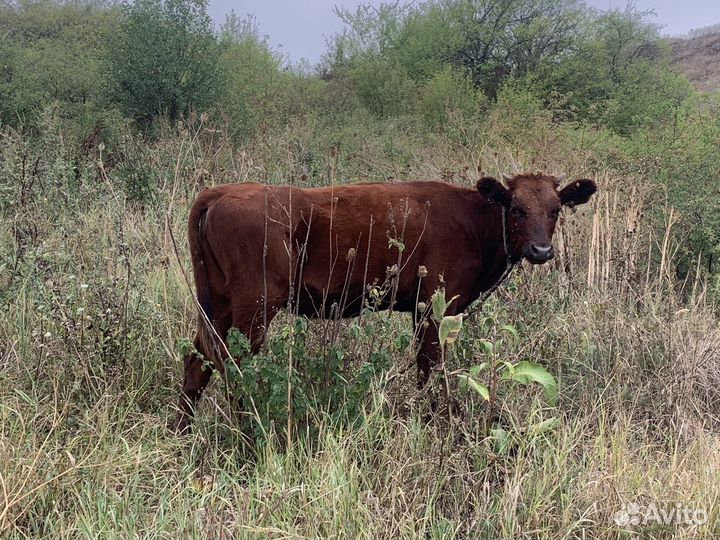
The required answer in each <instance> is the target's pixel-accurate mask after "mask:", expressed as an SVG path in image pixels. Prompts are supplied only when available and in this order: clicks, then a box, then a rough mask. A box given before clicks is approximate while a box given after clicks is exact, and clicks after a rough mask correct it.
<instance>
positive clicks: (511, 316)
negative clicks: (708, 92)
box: [0, 118, 720, 538]
mask: <svg viewBox="0 0 720 540" xmlns="http://www.w3.org/2000/svg"><path fill="white" fill-rule="evenodd" d="M393 122H394V121H393ZM488 122H489V124H487V125H486V126H485V127H486V128H487V127H488V126H490V127H492V126H493V125H494V126H495V129H494V130H493V129H487V130H486V132H485V134H484V135H483V136H482V137H471V138H472V139H473V140H477V141H478V143H477V145H475V146H473V147H467V146H465V147H463V146H461V145H457V144H454V143H452V142H450V140H449V139H447V138H444V137H442V136H437V137H424V138H423V137H420V136H419V135H413V133H415V132H414V131H413V130H412V129H406V128H404V127H403V126H402V125H401V123H400V124H398V123H396V122H395V123H392V124H388V125H384V126H379V127H377V128H374V129H376V130H377V131H376V132H375V133H371V132H370V130H371V128H366V127H363V126H361V125H359V126H356V127H355V128H354V132H355V134H354V135H352V136H348V137H349V142H346V144H345V147H348V146H351V147H352V148H353V150H352V151H346V150H344V148H343V149H341V151H339V152H338V151H336V150H334V149H332V148H330V147H331V145H330V144H328V142H327V141H325V140H323V139H322V138H321V137H320V136H318V135H317V133H318V131H317V130H315V129H314V128H313V126H306V125H296V126H293V125H290V126H288V128H287V130H286V132H285V133H283V134H280V135H277V134H276V135H275V136H273V138H266V139H263V138H262V137H260V138H258V139H256V140H254V141H253V142H252V143H251V144H247V145H240V146H238V145H235V144H231V143H230V141H229V140H228V139H226V138H225V137H224V136H223V133H222V132H221V131H218V130H217V129H215V127H212V129H211V126H207V125H205V124H204V123H203V122H201V121H200V120H198V122H197V123H196V124H194V125H191V126H190V127H188V126H180V129H170V128H168V129H167V130H166V131H167V132H166V133H165V134H164V135H163V136H162V137H161V138H159V139H157V140H155V141H154V142H153V141H150V140H144V139H140V138H138V137H137V136H134V135H132V134H130V132H128V133H127V134H126V135H125V136H123V137H122V138H120V140H122V141H124V142H123V146H122V147H121V148H119V149H116V150H115V154H114V156H115V157H114V158H113V157H112V156H110V157H108V156H106V155H104V154H103V149H102V148H99V149H95V150H93V151H91V152H89V153H88V154H87V155H85V156H81V157H78V156H77V155H76V153H75V152H76V150H75V148H74V147H72V146H71V145H68V144H67V143H66V140H65V138H64V135H63V132H62V130H61V129H59V128H58V127H57V126H56V125H55V124H53V123H52V118H50V119H49V120H48V124H47V125H46V126H44V128H43V129H44V131H43V133H42V136H41V137H37V138H34V139H27V138H24V137H23V136H21V135H20V134H18V133H16V132H14V131H12V130H9V129H6V130H5V131H4V132H3V134H2V138H3V139H2V152H3V159H2V161H1V165H2V168H3V169H2V172H1V174H2V175H3V177H4V178H12V179H14V180H13V181H12V182H8V183H3V184H2V185H3V186H4V187H3V189H4V190H5V191H3V192H1V193H0V208H2V210H3V216H4V220H3V224H2V228H1V229H0V302H1V303H0V307H1V308H2V309H0V536H1V537H3V538H31V537H56V538H78V537H139V536H142V537H162V538H177V537H192V538H266V537H272V538H285V537H308V538H314V537H364V538H390V537H424V538H455V537H526V538H537V537H543V538H544V537H548V538H549V537H552V538H558V537H563V538H565V537H582V538H584V537H599V538H617V537H627V538H631V537H637V536H639V537H643V538H703V537H705V538H707V537H717V536H720V512H719V511H718V508H720V506H719V504H718V503H719V499H720V483H718V481H717V480H718V474H719V473H720V437H719V435H718V433H719V432H718V430H719V429H720V417H719V416H718V410H720V409H719V408H718V407H719V405H720V390H718V389H719V388H720V325H719V324H718V323H719V321H718V318H717V315H716V314H717V307H716V306H714V305H713V304H712V300H711V297H710V296H709V294H708V285H707V284H706V283H705V281H704V278H703V276H702V273H701V272H699V270H698V272H691V273H690V274H689V277H688V278H687V279H686V280H684V281H678V280H677V278H676V277H675V273H674V272H673V271H672V268H673V266H672V261H673V257H674V253H675V250H676V249H677V244H678V242H679V241H681V239H678V238H676V237H675V236H674V235H673V227H674V226H675V223H676V221H675V220H676V218H677V216H676V215H675V214H674V213H673V211H672V210H671V209H670V208H663V207H662V205H659V206H658V203H657V200H658V199H657V198H656V197H654V196H653V194H652V193H648V192H647V189H646V188H644V186H647V183H645V182H644V181H643V178H642V177H639V176H638V177H635V176H633V175H630V174H623V173H622V172H620V171H618V170H617V169H615V168H614V167H613V166H612V164H611V163H610V162H611V160H610V158H609V157H608V155H609V154H608V153H604V150H603V144H604V142H603V140H602V137H601V136H600V135H598V136H597V137H596V138H593V137H592V136H591V134H587V135H584V136H583V137H582V138H581V137H578V136H577V135H578V134H577V133H573V132H572V131H570V130H568V129H565V128H560V127H555V126H554V124H552V123H551V122H540V123H538V124H537V125H535V126H532V129H531V130H528V131H527V132H525V133H526V134H525V139H524V140H523V141H522V142H520V141H517V140H511V139H509V138H508V136H507V133H510V132H512V131H513V130H515V129H516V126H513V125H512V124H508V123H506V122H505V121H502V122H500V121H498V122H497V123H496V124H492V122H493V120H492V118H491V119H490V120H489V121H488ZM363 129H366V130H368V133H364V134H363V132H362V130H363ZM118 155H119V156H122V159H121V160H118V158H117V156H118ZM113 160H115V161H114V162H113ZM535 168H541V169H543V170H546V171H548V172H557V173H561V172H567V173H568V175H569V177H570V178H573V177H588V176H589V177H593V178H596V179H597V181H598V184H599V187H600V191H599V193H598V195H597V196H596V197H595V198H594V200H593V202H592V204H591V205H588V208H586V209H583V210H579V211H578V212H576V213H572V212H568V213H567V214H566V215H565V216H564V218H563V222H562V225H561V226H560V230H559V231H558V233H557V236H556V240H555V242H556V248H557V249H558V252H559V254H558V257H557V259H556V260H555V261H554V262H553V263H552V264H549V265H547V266H545V267H542V268H530V267H523V268H521V269H520V270H519V271H517V272H516V273H515V274H514V275H513V277H512V279H511V280H510V282H508V283H507V284H505V285H504V286H503V287H502V288H501V289H500V290H499V291H498V292H497V293H496V294H495V295H494V296H493V297H492V298H491V299H490V300H489V301H488V302H487V303H486V305H485V306H484V308H483V311H482V313H481V314H480V315H478V316H477V317H476V318H475V319H471V320H469V321H468V322H466V324H465V327H464V328H463V331H462V334H461V338H460V341H459V343H458V344H457V345H456V347H455V350H454V358H453V360H452V362H451V364H453V366H454V367H458V366H460V365H467V364H469V363H479V361H480V360H482V359H483V358H484V356H483V355H482V354H481V353H480V352H479V350H480V349H479V347H478V342H479V340H480V339H497V338H498V335H499V328H500V327H501V326H502V325H503V324H512V325H514V327H515V328H516V329H517V332H518V334H519V339H518V340H509V339H506V340H505V342H504V343H503V348H502V349H501V350H500V353H498V355H499V356H498V359H505V360H509V361H518V360H523V359H530V360H534V361H537V362H540V363H542V364H543V365H545V366H546V367H547V369H548V370H549V371H550V372H551V373H553V374H554V375H555V377H556V379H557V381H558V384H559V402H558V404H557V406H555V407H550V406H549V405H548V404H547V403H546V401H545V400H544V399H543V396H542V392H541V391H540V390H539V389H536V388H533V387H512V386H510V387H507V388H504V389H503V390H502V391H501V394H500V399H499V402H498V406H497V410H495V411H492V412H491V413H490V412H489V411H488V410H487V408H486V406H485V405H484V402H483V401H482V400H481V399H479V398H478V397H477V396H474V395H471V394H468V393H466V392H463V391H461V390H460V389H459V388H458V387H457V380H455V379H453V380H452V381H451V383H452V390H451V391H452V393H453V396H454V398H455V399H456V401H457V405H458V411H459V414H456V415H454V417H453V419H452V420H450V419H448V416H447V415H446V414H442V413H438V414H435V415H430V414H428V412H429V401H430V400H429V399H428V396H429V395H430V394H433V393H435V394H436V395H438V396H440V398H442V394H441V392H440V389H441V387H442V386H441V384H440V381H439V380H438V379H439V377H438V378H436V379H435V380H434V381H433V383H432V388H431V390H430V391H428V392H423V393H418V392H417V391H415V390H414V370H413V369H408V365H410V363H411V360H412V354H413V352H412V350H411V346H410V348H407V347H404V346H396V345H394V344H395V343H397V342H398V341H399V340H400V338H401V337H402V336H403V335H406V334H407V332H408V329H409V327H410V322H409V320H408V319H407V318H406V317H405V316H402V315H398V314H392V315H388V314H376V315H373V316H371V317H367V318H365V319H363V321H362V322H361V323H360V328H361V330H365V331H364V332H361V333H360V334H357V333H354V328H356V326H357V324H358V323H357V321H355V322H353V321H343V322H342V323H340V324H339V334H338V335H339V338H338V340H339V343H340V345H341V349H342V350H343V351H344V354H345V357H346V358H347V359H348V361H349V364H350V366H351V368H350V369H349V374H350V375H349V376H351V375H352V373H353V372H354V371H353V370H356V369H359V366H360V365H361V364H362V362H363V361H364V359H366V358H368V356H369V354H370V353H371V352H372V351H373V350H374V349H376V348H378V347H381V345H379V344H386V343H388V344H393V345H392V346H387V347H386V350H387V351H389V352H391V353H392V354H391V367H390V368H389V369H387V370H385V371H384V372H383V373H382V374H380V375H378V376H377V377H375V378H374V380H373V383H372V391H371V392H370V393H369V394H368V395H367V396H365V397H364V398H363V399H361V402H360V403H361V407H360V409H361V411H360V413H359V416H358V417H357V418H354V419H350V420H348V419H347V418H345V419H344V418H342V416H338V415H337V414H335V413H336V411H334V410H330V409H323V408H317V409H311V410H308V411H307V414H306V418H305V421H303V422H299V423H298V424H297V426H296V430H295V432H294V433H293V435H292V436H291V438H290V440H287V437H286V436H285V435H286V433H285V432H284V431H283V429H284V425H275V426H272V425H270V426H264V429H265V430H266V433H265V434H264V435H257V436H255V437H251V438H248V437H247V430H246V429H241V426H240V424H239V423H238V422H237V421H236V419H235V416H236V412H235V411H233V410H232V407H230V405H229V404H228V402H227V400H226V399H225V395H224V392H223V389H222V384H221V381H219V380H215V381H214V382H213V383H212V385H211V388H210V389H209V391H208V392H207V393H206V395H205V397H204V399H203V401H202V405H201V407H200V410H199V412H198V417H197V421H196V424H195V430H194V432H193V434H192V435H190V436H188V437H184V438H179V437H177V436H175V435H174V434H173V433H172V432H171V431H169V430H168V429H167V425H168V423H169V422H170V421H171V420H172V418H173V417H174V414H175V410H174V409H175V403H176V399H177V393H178V391H179V384H180V380H181V371H182V369H181V368H182V366H181V362H180V349H181V344H182V343H183V342H184V341H186V340H187V339H191V338H192V335H193V332H194V329H195V320H196V313H195V307H194V302H193V298H192V291H191V289H190V288H189V286H188V284H187V282H186V278H185V275H186V273H187V272H189V270H190V262H189V256H188V253H187V249H186V239H185V233H184V228H185V217H186V215H187V211H188V208H189V206H190V204H191V202H192V199H193V197H194V195H195V194H196V193H197V192H198V191H199V190H200V189H201V188H202V187H203V186H206V185H212V184H215V183H224V182H237V181H246V180H258V181H263V182H287V181H294V182H296V183H297V184H298V185H313V184H328V183H333V182H335V183H337V182H355V181H361V180H378V179H387V178H391V177H392V178H396V179H400V180H403V179H410V178H436V179H440V178H442V179H444V180H446V181H450V182H457V183H463V184H467V185H471V184H472V183H474V181H475V179H476V178H477V177H478V176H477V175H478V174H479V170H480V169H482V170H483V171H485V172H489V173H492V174H499V172H500V171H501V170H505V171H508V170H509V171H513V170H526V169H535ZM651 205H654V206H653V207H652V208H650V206H651ZM651 210H652V211H653V212H655V214H657V215H659V216H660V223H661V224H662V223H664V227H661V228H660V229H658V228H651V227H650V226H649V225H648V222H647V219H649V218H646V217H645V216H646V214H647V215H649V214H650V211H651ZM171 231H172V235H171V234H170V232H171ZM658 231H659V232H658ZM173 238H175V239H176V241H177V244H178V252H177V253H176V252H175V249H174V247H173ZM458 256H461V254H458ZM286 323H287V321H286V320H280V321H278V322H277V323H274V324H273V327H272V329H271V334H275V335H278V334H279V333H280V332H281V331H282V328H283V324H286ZM327 324H331V323H322V322H317V321H314V322H311V324H310V327H309V330H308V334H307V335H308V338H307V339H308V344H307V358H308V361H310V360H309V359H315V360H314V361H322V360H323V356H322V355H323V351H325V350H326V349H325V346H326V343H324V342H323V339H324V336H326V335H327V334H328V333H327V332H326V331H324V330H325V329H326V325H327ZM332 324H334V323H332ZM353 325H356V326H353ZM358 336H360V337H358ZM400 341H401V340H400ZM383 347H385V345H383ZM296 369H298V370H302V366H301V365H298V366H296ZM308 392H310V389H308ZM245 416H246V418H245V424H246V425H247V424H248V423H249V424H250V425H251V426H252V425H255V427H256V428H257V424H256V423H255V424H253V422H254V420H253V415H251V414H249V413H246V415H245ZM542 421H547V422H548V424H547V425H551V426H552V427H551V429H545V430H540V429H533V428H532V426H537V425H538V423H539V422H542ZM489 423H490V424H492V425H494V426H501V427H502V428H503V429H504V430H505V431H506V432H507V433H508V434H509V435H508V439H507V441H506V442H507V444H505V445H499V444H498V439H497V438H493V437H492V436H491V435H490V433H489V432H488V430H487V427H488V425H489ZM632 504H637V505H640V507H641V512H640V513H634V510H635V507H633V506H628V505H632ZM652 508H655V509H656V511H657V512H658V514H659V512H660V511H662V512H665V513H668V512H670V511H674V513H673V514H672V515H666V516H665V518H662V519H661V517H662V516H661V517H659V518H657V519H655V518H654V517H653V514H649V513H648V512H647V509H652ZM686 509H689V510H690V515H689V516H688V515H685V514H687V513H686V512H685V510H686ZM624 510H625V511H629V512H625V513H623V511H624ZM658 514H655V516H656V517H657V515H658ZM679 514H683V517H682V518H680V517H678V516H679ZM648 516H650V517H649V518H648ZM632 517H636V518H638V520H639V521H638V522H633V521H630V518H632Z"/></svg>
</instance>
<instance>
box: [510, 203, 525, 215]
mask: <svg viewBox="0 0 720 540" xmlns="http://www.w3.org/2000/svg"><path fill="white" fill-rule="evenodd" d="M510 215H511V216H513V217H525V216H526V215H527V214H526V213H525V210H523V209H522V208H520V207H519V206H511V207H510Z"/></svg>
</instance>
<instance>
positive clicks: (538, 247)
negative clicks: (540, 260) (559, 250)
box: [530, 244, 552, 257]
mask: <svg viewBox="0 0 720 540" xmlns="http://www.w3.org/2000/svg"><path fill="white" fill-rule="evenodd" d="M530 248H531V249H532V252H533V254H534V255H539V256H541V257H545V256H547V255H548V254H549V253H550V251H551V250H552V246H551V245H549V244H533V245H532V246H530Z"/></svg>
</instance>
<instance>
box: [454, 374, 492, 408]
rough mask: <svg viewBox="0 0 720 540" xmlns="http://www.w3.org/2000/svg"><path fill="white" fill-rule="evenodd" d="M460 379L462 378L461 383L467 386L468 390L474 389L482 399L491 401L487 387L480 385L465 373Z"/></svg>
mask: <svg viewBox="0 0 720 540" xmlns="http://www.w3.org/2000/svg"><path fill="white" fill-rule="evenodd" d="M458 377H460V381H461V382H462V383H464V384H466V385H467V387H468V388H472V389H473V390H474V391H475V392H477V393H478V394H480V397H482V398H483V399H484V400H485V401H490V391H489V390H488V387H487V386H485V385H484V384H480V383H479V382H477V381H476V380H475V379H473V378H472V377H470V376H469V375H465V374H464V373H461V374H460V375H458Z"/></svg>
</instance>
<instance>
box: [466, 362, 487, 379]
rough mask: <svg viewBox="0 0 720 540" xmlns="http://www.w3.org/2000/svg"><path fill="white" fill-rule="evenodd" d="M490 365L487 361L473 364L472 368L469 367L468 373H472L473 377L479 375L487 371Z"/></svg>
mask: <svg viewBox="0 0 720 540" xmlns="http://www.w3.org/2000/svg"><path fill="white" fill-rule="evenodd" d="M489 366H490V364H488V363H487V362H483V363H481V364H478V365H477V366H472V367H471V368H470V369H468V373H469V374H470V376H471V377H477V376H478V375H480V373H482V372H483V371H485V370H486V369H487V368H488V367H489Z"/></svg>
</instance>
